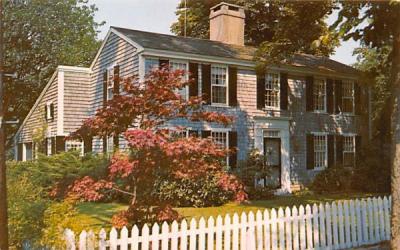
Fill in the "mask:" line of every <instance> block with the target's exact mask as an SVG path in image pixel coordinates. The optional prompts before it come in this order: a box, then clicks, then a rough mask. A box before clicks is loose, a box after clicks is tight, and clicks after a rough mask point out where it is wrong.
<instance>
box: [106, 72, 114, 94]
mask: <svg viewBox="0 0 400 250" xmlns="http://www.w3.org/2000/svg"><path fill="white" fill-rule="evenodd" d="M113 96H114V66H111V67H108V68H107V100H111V99H113Z"/></svg>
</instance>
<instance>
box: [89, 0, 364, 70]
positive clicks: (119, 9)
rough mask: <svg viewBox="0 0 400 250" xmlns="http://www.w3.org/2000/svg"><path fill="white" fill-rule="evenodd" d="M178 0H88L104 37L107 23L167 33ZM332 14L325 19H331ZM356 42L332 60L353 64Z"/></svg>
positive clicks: (173, 18) (173, 19)
mask: <svg viewBox="0 0 400 250" xmlns="http://www.w3.org/2000/svg"><path fill="white" fill-rule="evenodd" d="M179 1H180V0H89V3H91V4H95V5H96V6H97V7H98V9H99V10H98V12H97V13H96V16H95V19H96V21H98V22H101V21H105V22H106V24H105V25H104V26H103V27H102V28H101V33H100V34H99V38H101V39H102V38H104V36H105V35H106V34H107V31H108V29H109V27H110V26H119V27H124V28H131V29H137V30H143V31H150V32H157V33H164V34H171V31H170V26H171V24H172V23H173V22H174V21H175V20H176V16H175V10H176V6H177V5H178V3H179ZM334 19H335V15H333V16H331V17H330V18H329V19H328V23H331V22H333V21H334ZM358 46H359V44H358V43H357V42H355V41H353V40H351V41H347V42H342V44H341V46H340V47H338V48H337V49H336V52H335V54H334V55H332V56H331V58H332V59H334V60H337V61H339V62H341V63H344V64H348V65H350V64H353V63H355V62H356V57H355V56H353V55H352V54H353V49H354V48H356V47H358Z"/></svg>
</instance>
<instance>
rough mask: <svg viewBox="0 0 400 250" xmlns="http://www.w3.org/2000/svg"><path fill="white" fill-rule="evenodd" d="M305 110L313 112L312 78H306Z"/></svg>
mask: <svg viewBox="0 0 400 250" xmlns="http://www.w3.org/2000/svg"><path fill="white" fill-rule="evenodd" d="M306 110H307V111H314V77H313V76H307V77H306Z"/></svg>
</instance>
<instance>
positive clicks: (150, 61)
mask: <svg viewBox="0 0 400 250" xmlns="http://www.w3.org/2000/svg"><path fill="white" fill-rule="evenodd" d="M158 65H159V61H158V59H155V58H146V59H145V61H144V73H145V75H147V74H148V73H150V72H151V71H152V70H154V69H158Z"/></svg>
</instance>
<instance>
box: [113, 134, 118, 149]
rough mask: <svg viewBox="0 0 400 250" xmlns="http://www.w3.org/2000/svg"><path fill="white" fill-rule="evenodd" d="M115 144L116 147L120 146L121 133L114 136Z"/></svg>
mask: <svg viewBox="0 0 400 250" xmlns="http://www.w3.org/2000/svg"><path fill="white" fill-rule="evenodd" d="M113 144H114V148H119V135H114V136H113Z"/></svg>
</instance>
